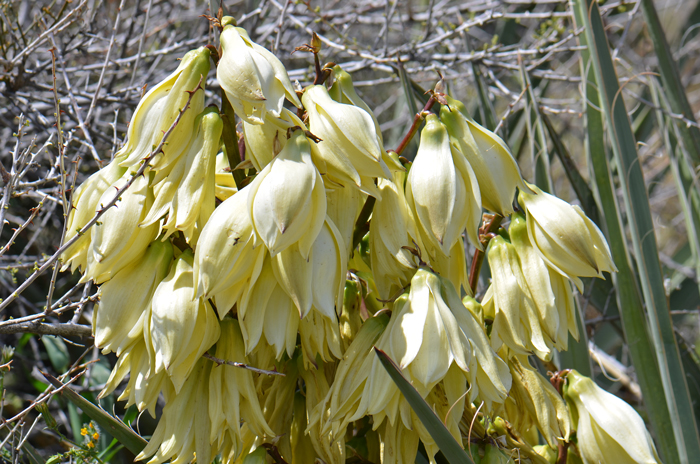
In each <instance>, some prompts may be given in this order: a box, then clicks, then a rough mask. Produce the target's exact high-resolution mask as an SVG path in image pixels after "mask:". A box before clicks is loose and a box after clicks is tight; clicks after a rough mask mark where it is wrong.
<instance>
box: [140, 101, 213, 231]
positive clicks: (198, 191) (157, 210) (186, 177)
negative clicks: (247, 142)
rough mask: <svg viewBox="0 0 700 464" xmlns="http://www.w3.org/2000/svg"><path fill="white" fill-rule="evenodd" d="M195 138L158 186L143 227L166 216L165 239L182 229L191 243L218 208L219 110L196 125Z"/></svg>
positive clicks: (209, 112) (208, 111)
mask: <svg viewBox="0 0 700 464" xmlns="http://www.w3.org/2000/svg"><path fill="white" fill-rule="evenodd" d="M194 127H195V129H194V131H193V132H194V136H193V138H192V140H191V142H190V145H189V146H188V147H187V149H186V150H185V152H184V154H183V156H181V157H180V159H179V160H178V161H177V164H176V165H175V166H174V167H173V169H172V170H171V171H170V173H169V174H168V176H167V177H165V178H164V179H163V180H161V181H160V182H159V183H158V184H157V185H156V186H155V187H154V190H155V191H156V199H155V202H154V203H153V206H152V207H151V210H150V211H149V213H148V216H147V217H146V218H145V219H144V221H143V224H142V225H150V224H153V223H155V222H156V221H159V220H160V219H161V218H162V217H163V216H165V215H166V214H167V216H168V218H167V220H166V221H165V224H164V225H163V229H165V236H166V237H167V236H169V235H170V234H172V233H174V232H176V231H178V230H180V231H183V233H184V235H185V239H186V240H187V241H188V242H190V241H192V239H194V238H195V225H198V228H199V230H198V232H199V231H201V228H202V227H204V224H206V222H207V220H209V216H211V214H212V213H213V212H214V208H215V207H216V196H215V181H216V177H215V169H216V153H217V152H218V151H219V145H220V140H221V132H222V130H223V122H222V120H221V117H220V116H219V113H218V110H217V109H216V108H213V107H212V108H207V109H206V110H205V111H204V112H203V113H202V114H200V115H199V116H198V117H197V119H196V120H195V123H194Z"/></svg>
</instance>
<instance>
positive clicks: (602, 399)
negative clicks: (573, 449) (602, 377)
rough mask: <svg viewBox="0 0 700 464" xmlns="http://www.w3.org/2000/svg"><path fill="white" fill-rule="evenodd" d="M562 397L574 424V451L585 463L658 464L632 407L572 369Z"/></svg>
mask: <svg viewBox="0 0 700 464" xmlns="http://www.w3.org/2000/svg"><path fill="white" fill-rule="evenodd" d="M564 398H565V399H566V401H567V402H568V403H569V406H570V407H571V409H572V415H573V417H574V419H575V421H576V438H577V440H578V449H579V451H580V453H581V457H582V458H583V462H584V463H585V464H594V463H599V462H615V463H620V464H657V463H659V462H660V460H659V456H658V455H657V453H656V449H655V447H654V443H653V442H652V440H651V436H650V435H649V432H648V431H647V429H646V427H645V426H644V421H643V420H642V418H641V417H640V416H639V414H637V412H636V411H635V410H634V408H633V407H632V406H630V405H629V404H628V403H626V402H625V401H624V400H622V399H620V398H618V397H617V396H615V395H613V394H612V393H609V392H607V391H605V390H603V389H602V388H600V387H599V386H598V385H596V384H595V382H593V380H591V379H589V378H588V377H584V376H583V375H581V374H579V373H578V372H577V371H575V370H572V371H570V372H569V374H567V376H566V384H565V386H564Z"/></svg>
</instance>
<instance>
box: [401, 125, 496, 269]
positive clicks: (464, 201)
mask: <svg viewBox="0 0 700 464" xmlns="http://www.w3.org/2000/svg"><path fill="white" fill-rule="evenodd" d="M406 199H407V201H408V204H409V206H410V208H411V210H412V212H413V214H414V217H415V219H416V221H417V223H418V228H419V231H420V234H421V237H422V239H423V244H424V245H425V246H426V247H427V251H428V254H429V255H430V256H431V257H433V256H435V252H436V251H435V250H439V252H441V253H442V254H443V255H445V256H449V254H450V250H451V248H452V246H453V245H454V244H455V242H456V241H457V240H458V239H459V237H460V235H461V234H462V231H463V230H464V229H465V228H466V229H467V237H468V238H469V240H470V242H471V243H472V244H473V245H474V246H476V247H477V248H479V249H481V248H482V246H481V243H480V242H479V237H478V233H479V222H480V221H481V196H480V194H479V185H478V184H477V181H476V177H475V176H474V172H473V171H472V169H471V167H469V163H467V161H466V159H465V158H464V155H462V153H460V152H459V151H458V150H457V149H456V148H455V147H453V146H451V145H450V139H449V136H448V134H447V130H446V129H445V126H444V125H443V124H442V123H441V122H440V121H439V120H438V118H437V116H435V115H433V114H431V115H429V116H428V117H427V118H426V121H425V128H424V129H423V131H422V132H421V137H420V145H419V147H418V153H416V158H415V160H414V162H413V166H411V170H410V172H409V173H408V180H407V182H406Z"/></svg>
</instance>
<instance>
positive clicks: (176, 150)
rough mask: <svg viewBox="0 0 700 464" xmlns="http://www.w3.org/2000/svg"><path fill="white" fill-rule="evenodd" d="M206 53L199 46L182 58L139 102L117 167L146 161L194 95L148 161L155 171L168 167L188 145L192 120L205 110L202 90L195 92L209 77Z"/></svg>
mask: <svg viewBox="0 0 700 464" xmlns="http://www.w3.org/2000/svg"><path fill="white" fill-rule="evenodd" d="M209 66H210V64H209V50H208V49H207V48H206V47H200V48H198V49H196V50H192V51H189V52H187V53H186V54H185V56H183V57H182V60H181V61H180V65H179V66H178V67H177V69H176V70H175V72H173V73H172V74H171V75H169V76H168V77H166V78H165V79H164V80H163V81H162V82H160V83H159V84H158V85H156V86H155V87H154V88H152V89H151V90H150V91H149V92H148V93H146V95H144V97H143V98H142V99H141V101H140V102H139V104H138V106H137V107H136V110H135V111H134V115H133V116H132V118H131V122H130V123H129V130H128V131H127V141H126V143H125V144H124V146H123V147H122V148H121V149H120V150H119V151H118V152H117V154H116V155H115V162H119V165H120V166H128V167H134V166H136V165H138V163H139V162H140V161H141V160H142V159H144V158H146V157H147V156H148V155H149V154H150V153H151V151H152V150H153V149H154V148H155V147H157V146H158V145H159V144H160V142H161V141H162V140H163V135H164V134H165V133H167V132H168V130H169V129H170V128H171V126H172V125H173V123H174V122H175V120H176V119H177V117H178V115H179V113H180V110H183V109H185V105H186V103H187V101H188V99H189V98H190V94H189V93H188V92H195V91H196V92H195V93H194V95H193V96H192V100H191V101H190V105H189V107H188V108H187V109H186V110H185V111H184V113H183V114H182V117H181V118H180V121H179V122H178V124H177V126H175V127H174V128H173V130H172V132H171V133H170V134H169V135H168V138H167V139H166V141H165V146H164V148H163V153H161V154H158V155H157V156H156V158H155V159H154V160H153V161H152V162H151V167H152V168H153V169H155V170H162V169H166V168H167V167H169V166H170V165H171V164H172V163H173V162H174V161H175V160H177V158H179V156H180V155H181V154H182V152H183V151H184V150H185V149H186V148H187V146H188V145H189V142H190V139H191V138H192V128H193V123H194V120H195V118H196V117H197V115H198V114H199V113H201V112H202V110H203V109H204V90H197V84H198V83H200V80H201V84H200V85H201V87H202V89H204V84H205V83H206V80H207V74H209Z"/></svg>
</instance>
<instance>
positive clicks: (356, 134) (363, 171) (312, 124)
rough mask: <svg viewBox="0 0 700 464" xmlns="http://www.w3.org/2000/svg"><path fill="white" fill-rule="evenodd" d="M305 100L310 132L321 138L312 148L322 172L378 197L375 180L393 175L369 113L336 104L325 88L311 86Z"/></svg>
mask: <svg viewBox="0 0 700 464" xmlns="http://www.w3.org/2000/svg"><path fill="white" fill-rule="evenodd" d="M302 101H303V102H304V107H305V108H306V111H307V114H308V115H309V130H310V131H311V133H313V134H314V135H315V136H316V137H318V138H320V139H321V141H320V142H318V143H317V144H315V145H314V146H312V154H313V156H314V162H315V163H316V165H317V166H318V167H319V170H320V171H321V172H322V173H324V174H325V175H327V176H330V177H331V178H332V179H333V180H334V181H335V182H336V183H338V184H340V185H343V186H345V187H347V188H350V187H352V186H353V185H354V186H355V187H356V188H358V189H359V190H361V191H363V192H365V193H367V194H369V195H373V196H377V190H376V188H375V186H374V181H373V178H375V177H384V178H391V173H390V172H389V168H388V167H387V165H386V163H385V161H384V159H383V153H384V149H383V148H382V143H381V140H379V138H378V137H377V133H376V130H375V127H374V121H373V120H372V117H371V116H370V115H369V113H367V111H365V110H364V109H362V108H359V107H357V106H353V105H348V104H344V103H338V102H336V101H334V100H333V99H332V98H331V97H330V95H329V94H328V90H327V89H326V88H325V87H324V86H322V85H312V86H310V87H308V88H307V89H306V91H305V92H304V95H303V97H302Z"/></svg>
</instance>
